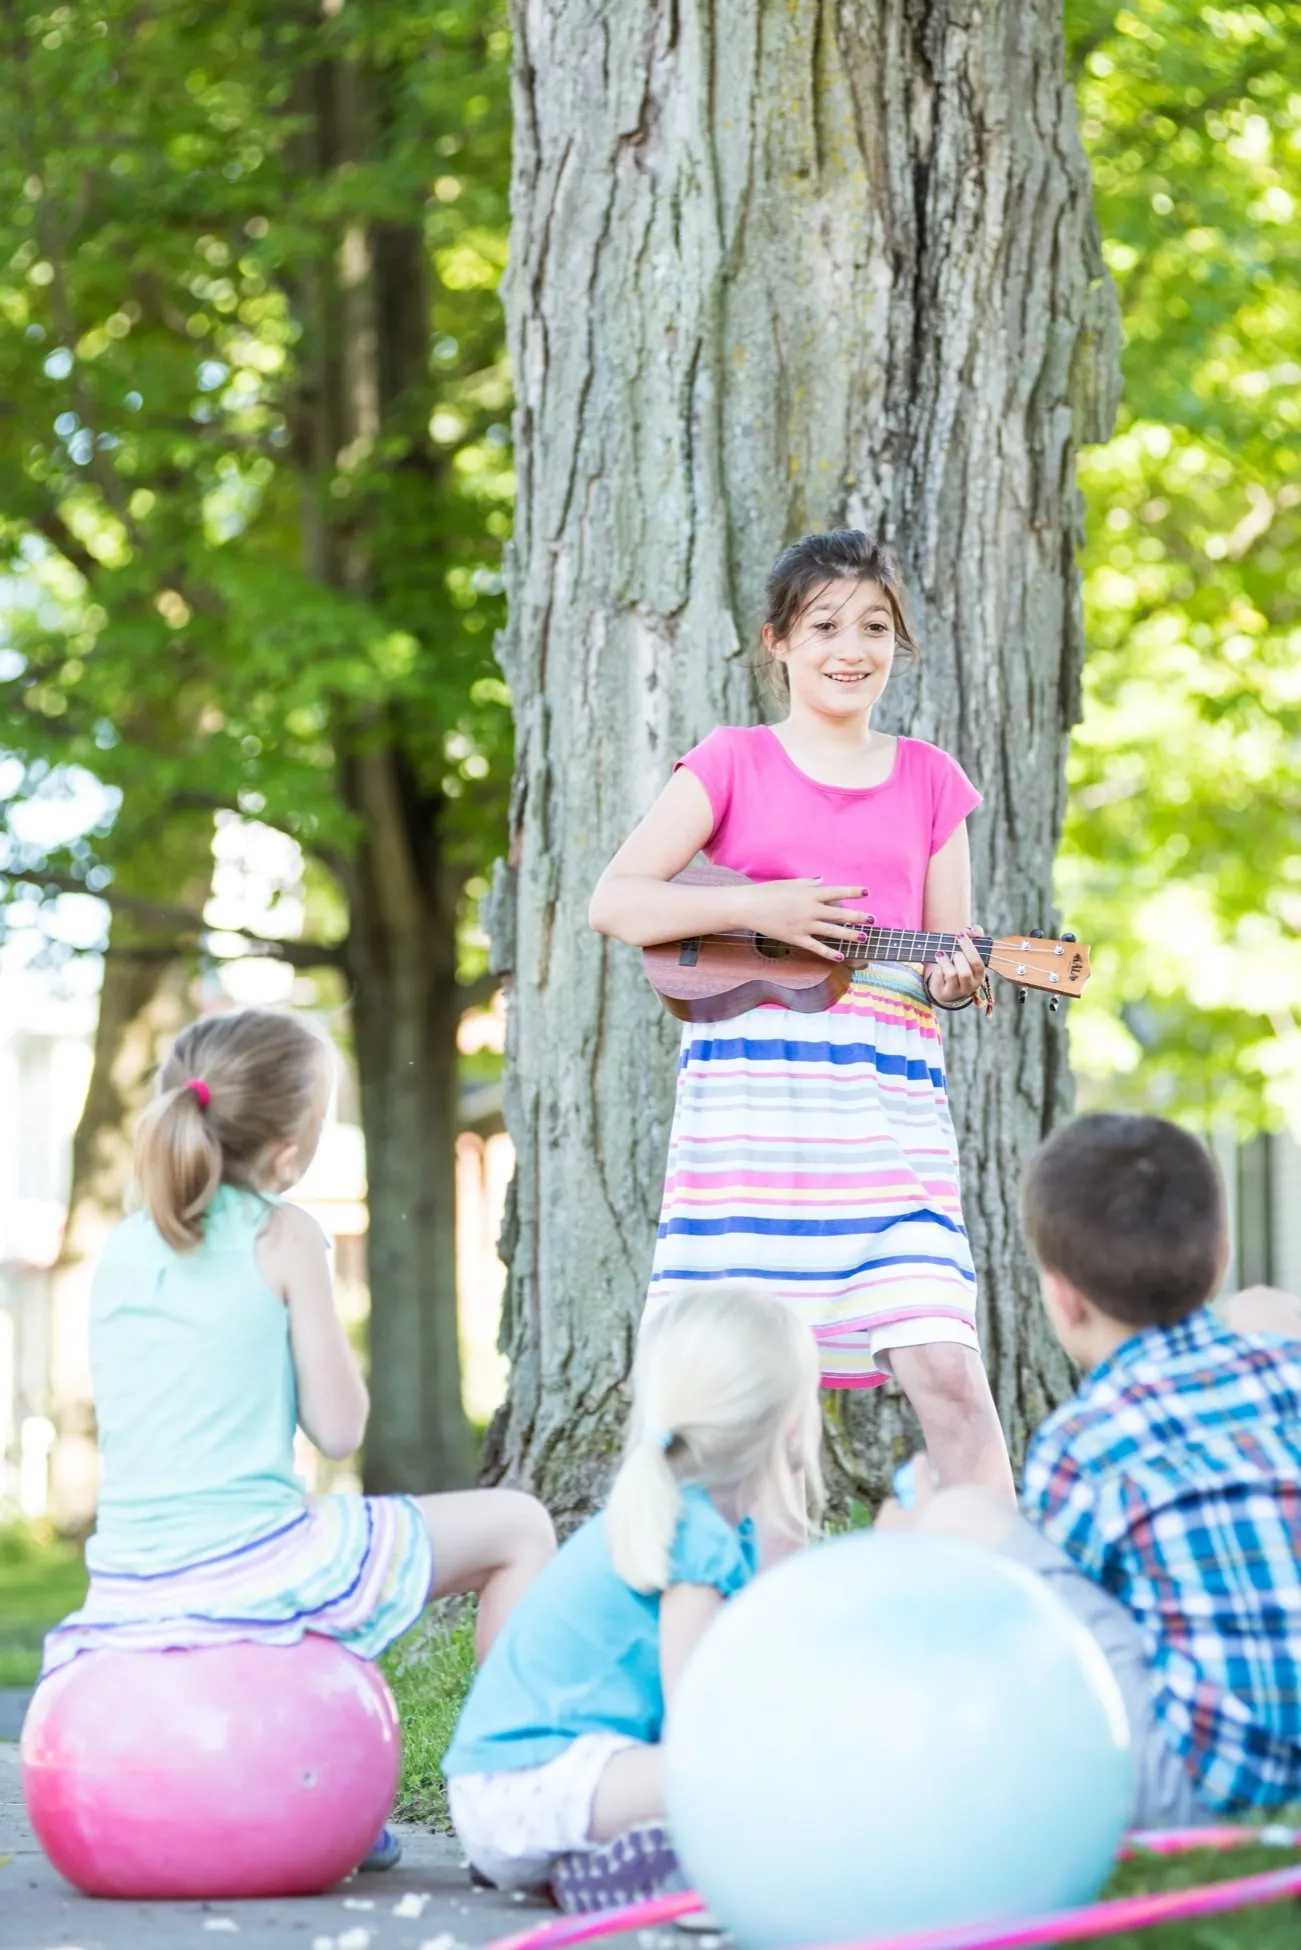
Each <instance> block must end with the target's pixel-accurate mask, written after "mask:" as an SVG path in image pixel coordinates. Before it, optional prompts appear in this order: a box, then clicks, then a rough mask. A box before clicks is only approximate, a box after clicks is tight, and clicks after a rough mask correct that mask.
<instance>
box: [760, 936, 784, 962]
mask: <svg viewBox="0 0 1301 1950" xmlns="http://www.w3.org/2000/svg"><path fill="white" fill-rule="evenodd" d="M754 945H755V947H756V949H757V950H758V952H759V953H760V954H761V955H763V956H765V957H766V958H767V960H768V961H786V960H788V959H789V956H790V952H791V945H790V942H789V941H774V940H773V938H772V936H771V935H768V934H757V935H756V936H755V937H754Z"/></svg>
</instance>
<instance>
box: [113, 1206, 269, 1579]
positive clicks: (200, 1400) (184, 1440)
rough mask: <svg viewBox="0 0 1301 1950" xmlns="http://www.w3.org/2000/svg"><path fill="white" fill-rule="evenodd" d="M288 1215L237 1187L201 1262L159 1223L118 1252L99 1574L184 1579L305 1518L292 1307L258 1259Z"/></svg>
mask: <svg viewBox="0 0 1301 1950" xmlns="http://www.w3.org/2000/svg"><path fill="white" fill-rule="evenodd" d="M274 1204H275V1201H274V1200H273V1199H270V1198H264V1197H262V1196H260V1195H259V1194H258V1193H255V1192H246V1191H241V1190H239V1189H238V1188H236V1187H235V1186H233V1185H223V1186H222V1187H221V1189H220V1191H219V1192H218V1193H217V1196H216V1198H215V1199H214V1200H213V1202H212V1204H211V1206H210V1207H209V1209H208V1214H207V1220H206V1223H205V1227H204V1236H203V1240H202V1243H201V1244H200V1245H199V1246H197V1247H196V1248H195V1250H194V1251H193V1252H188V1253H178V1252H174V1251H173V1249H172V1248H171V1247H170V1246H169V1245H168V1244H167V1243H166V1241H165V1240H164V1239H163V1238H162V1236H161V1234H160V1233H159V1232H158V1230H157V1228H156V1227H155V1225H154V1223H153V1221H152V1220H151V1219H150V1217H149V1215H148V1213H146V1212H137V1213H135V1214H134V1215H133V1216H132V1217H131V1218H129V1219H127V1220H125V1221H124V1223H123V1224H122V1225H120V1226H119V1227H118V1228H117V1230H116V1231H115V1232H114V1233H113V1234H112V1235H111V1237H110V1238H109V1241H108V1243H107V1245H106V1246H105V1248H104V1253H103V1256H102V1258H101V1259H100V1262H99V1267H98V1270H97V1272H96V1274H95V1280H94V1284H93V1286H92V1288H91V1299H90V1355H91V1371H92V1376H93V1380H94V1391H95V1413H96V1417H97V1419H98V1423H99V1449H100V1459H101V1464H102V1471H103V1474H102V1480H101V1487H100V1496H99V1517H98V1522H97V1525H96V1530H95V1534H94V1536H93V1537H92V1538H91V1539H90V1540H89V1542H88V1544H87V1546H86V1562H87V1565H88V1566H89V1568H90V1569H91V1570H92V1571H128V1572H131V1571H157V1570H165V1569H172V1568H175V1567H176V1566H178V1565H181V1564H186V1563H190V1562H192V1561H193V1560H194V1559H196V1558H201V1557H210V1556H213V1555H215V1554H216V1553H218V1552H221V1551H223V1550H229V1549H232V1548H234V1547H236V1546H237V1545H239V1544H241V1543H246V1542H247V1541H248V1540H249V1539H250V1538H252V1537H256V1536H258V1535H260V1534H261V1533H263V1532H265V1531H269V1530H272V1529H274V1528H275V1526H276V1524H277V1523H278V1522H281V1523H283V1522H288V1521H289V1520H290V1518H292V1517H293V1516H295V1515H296V1514H297V1513H298V1512H299V1511H300V1510H301V1509H302V1507H303V1499H304V1490H303V1485H302V1483H301V1482H300V1481H299V1479H298V1477H296V1476H295V1474H294V1469H293V1442H294V1430H295V1427H296V1426H297V1421H298V1402H297V1389H296V1386H295V1382H294V1364H293V1358H292V1355H291V1353H290V1346H289V1309H288V1307H287V1306H286V1305H285V1303H284V1301H283V1300H282V1299H281V1298H280V1296H279V1295H278V1294H277V1293H274V1292H273V1291H272V1290H271V1288H270V1287H269V1286H268V1285H267V1283H266V1281H265V1280H264V1279H263V1277H262V1275H261V1273H259V1271H258V1268H257V1262H256V1260H255V1258H254V1248H255V1246H256V1243H257V1236H258V1233H259V1232H260V1231H261V1230H262V1227H263V1226H264V1225H265V1224H266V1221H267V1219H268V1217H269V1216H270V1214H271V1211H272V1209H273V1207H274Z"/></svg>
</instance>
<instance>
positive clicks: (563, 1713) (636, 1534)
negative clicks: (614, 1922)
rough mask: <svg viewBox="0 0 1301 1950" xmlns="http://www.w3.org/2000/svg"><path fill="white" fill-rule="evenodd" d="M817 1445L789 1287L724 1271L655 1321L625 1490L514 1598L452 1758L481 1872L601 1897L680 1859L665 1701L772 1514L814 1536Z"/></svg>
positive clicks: (639, 1384)
mask: <svg viewBox="0 0 1301 1950" xmlns="http://www.w3.org/2000/svg"><path fill="white" fill-rule="evenodd" d="M820 1441H821V1424H820V1419H819V1411H818V1354H817V1347H816V1345H815V1343H814V1340H813V1336H812V1335H811V1334H810V1332H809V1330H808V1328H807V1327H805V1326H804V1325H803V1324H802V1323H801V1322H800V1321H799V1320H798V1319H797V1317H796V1316H795V1314H794V1313H793V1312H792V1310H791V1309H790V1308H788V1307H786V1306H784V1305H783V1304H782V1302H781V1301H779V1300H776V1299H773V1298H772V1297H771V1296H770V1295H768V1294H766V1293H764V1292H763V1290H762V1289H761V1288H758V1287H756V1286H754V1285H752V1284H751V1285H746V1284H738V1283H723V1282H720V1283H718V1284H716V1285H705V1286H702V1287H697V1288H695V1289H694V1290H692V1291H691V1292H689V1293H686V1294H683V1295H679V1296H675V1297H674V1298H673V1299H671V1300H669V1301H668V1302H666V1304H665V1305H664V1306H663V1307H662V1308H661V1309H660V1310H659V1311H658V1312H657V1313H656V1314H655V1315H654V1316H653V1317H652V1318H651V1319H650V1320H649V1321H648V1322H647V1323H646V1324H645V1326H644V1327H643V1330H642V1333H641V1336H640V1339H639V1341H638V1346H637V1354H636V1361H635V1365H634V1369H633V1410H632V1418H631V1422H630V1426H629V1431H628V1440H627V1449H626V1453H625V1455H624V1460H623V1463H622V1465H621V1467H620V1469H619V1472H618V1474H617V1475H616V1477H615V1480H614V1484H613V1487H612V1489H611V1491H610V1497H609V1501H608V1503H607V1504H606V1507H605V1509H604V1510H603V1511H601V1512H600V1513H599V1514H598V1515H597V1516H595V1517H593V1518H591V1519H590V1521H589V1522H587V1523H586V1524H584V1525H583V1526H582V1528H581V1529H580V1530H577V1531H575V1533H574V1535H573V1536H572V1537H570V1538H569V1539H568V1541H567V1542H566V1543H565V1544H564V1545H562V1547H561V1549H560V1551H559V1553H558V1555H557V1556H556V1558H555V1559H554V1561H553V1562H552V1563H551V1564H549V1565H548V1566H547V1568H546V1570H545V1571H544V1572H543V1573H542V1575H541V1576H540V1577H539V1578H538V1580H537V1582H536V1583H535V1584H534V1585H532V1586H531V1587H530V1589H529V1590H528V1591H527V1592H526V1593H525V1595H524V1597H523V1599H522V1600H521V1601H520V1604H519V1605H518V1606H517V1608H516V1609H515V1611H514V1612H512V1614H511V1616H510V1618H509V1620H508V1621H507V1624H506V1627H505V1630H504V1631H503V1632H502V1634H501V1637H500V1638H499V1639H498V1641H497V1643H496V1645H495V1646H494V1647H493V1649H492V1651H491V1653H490V1654H489V1656H488V1658H487V1659H486V1661H485V1662H484V1665H483V1667H482V1669H481V1670H480V1672H479V1675H478V1677H477V1679H476V1680H475V1683H474V1686H473V1688H472V1690H471V1693H470V1696H469V1699H468V1700H467V1702H466V1705H465V1708H464V1710H463V1712H462V1714H461V1719H460V1722H459V1724H458V1726H457V1729H456V1734H455V1737H454V1739H453V1741H452V1745H451V1747H450V1749H449V1750H448V1753H447V1754H446V1756H445V1758H444V1762H443V1771H444V1773H445V1774H446V1776H447V1778H448V1782H449V1791H450V1793H449V1798H450V1804H451V1812H452V1819H453V1822H454V1823H455V1825H456V1831H457V1834H458V1835H459V1836H460V1839H461V1843H462V1846H463V1847H464V1849H465V1852H466V1854H467V1855H468V1857H469V1859H470V1863H471V1865H472V1867H473V1869H474V1870H475V1871H477V1872H478V1874H479V1875H480V1876H482V1877H484V1878H486V1879H487V1880H488V1881H490V1882H494V1883H497V1884H498V1885H500V1886H501V1887H504V1888H511V1889H527V1888H535V1887H542V1886H545V1885H546V1884H548V1883H551V1884H552V1885H553V1888H554V1893H555V1894H556V1898H557V1900H558V1901H559V1902H561V1904H562V1906H563V1907H566V1908H593V1907H599V1906H601V1905H603V1904H605V1903H609V1902H613V1901H618V1900H625V1899H626V1900H631V1899H633V1898H635V1897H637V1896H639V1895H643V1894H647V1893H649V1890H650V1889H651V1888H652V1887H655V1886H661V1885H662V1883H663V1881H664V1878H665V1876H666V1875H669V1874H671V1873H672V1870H673V1866H674V1865H673V1863H672V1858H671V1855H670V1854H669V1853H668V1849H667V1842H666V1839H665V1837H664V1835H663V1831H662V1829H661V1828H659V1827H658V1825H657V1824H658V1823H659V1822H660V1821H661V1819H662V1816H663V1789H662V1785H661V1781H662V1773H661V1765H662V1754H661V1749H660V1745H659V1742H660V1738H661V1734H662V1731H663V1726H664V1714H665V1707H666V1703H668V1702H671V1700H672V1696H673V1691H674V1688H675V1686H676V1684H677V1681H678V1679H679V1677H680V1675H681V1673H682V1670H683V1668H684V1666H685V1665H686V1662H687V1660H688V1658H689V1657H690V1655H691V1652H692V1649H693V1648H694V1646H695V1644H696V1642H697V1640H698V1639H699V1638H700V1636H701V1634H702V1633H703V1632H704V1631H705V1630H706V1629H707V1627H708V1625H709V1623H710V1621H711V1620H712V1619H713V1618H714V1616H715V1615H716V1614H717V1612H718V1611H719V1609H720V1608H721V1606H722V1605H723V1603H724V1602H725V1601H726V1600H727V1599H728V1598H730V1597H732V1596H733V1595H734V1594H735V1593H736V1592H737V1591H739V1590H741V1589H742V1588H743V1587H744V1586H745V1585H746V1584H747V1583H748V1582H749V1580H750V1579H751V1578H752V1577H753V1576H754V1574H755V1571H756V1568H757V1550H756V1542H755V1526H754V1517H755V1514H756V1512H757V1511H759V1510H760V1508H762V1509H763V1510H764V1512H765V1514H766V1515H767V1516H769V1517H770V1518H774V1517H776V1518H779V1519H780V1520H781V1521H782V1524H783V1525H784V1527H785V1528H786V1530H787V1531H788V1533H790V1532H796V1533H798V1532H801V1531H802V1530H803V1528H804V1524H805V1513H806V1506H807V1505H808V1504H812V1506H813V1507H814V1508H815V1509H816V1507H817V1506H818V1504H819V1503H820V1501H821V1493H822V1486H821V1476H820V1472H819V1461H818V1455H819V1444H820Z"/></svg>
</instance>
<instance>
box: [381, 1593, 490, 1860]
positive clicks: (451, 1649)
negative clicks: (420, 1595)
mask: <svg viewBox="0 0 1301 1950" xmlns="http://www.w3.org/2000/svg"><path fill="white" fill-rule="evenodd" d="M383 1665H384V1672H385V1676H386V1677H387V1679H388V1682H389V1685H390V1686H391V1687H392V1688H393V1697H394V1699H395V1700H396V1701H397V1705H398V1712H399V1713H400V1715H401V1717H402V1779H401V1781H400V1782H399V1784H398V1803H397V1809H396V1812H397V1814H398V1816H399V1817H400V1818H401V1819H402V1820H403V1821H419V1822H424V1823H426V1824H427V1825H428V1826H429V1827H430V1828H436V1829H439V1830H442V1831H443V1832H447V1831H448V1830H450V1827H451V1823H450V1821H449V1820H448V1814H447V1785H446V1783H445V1781H444V1780H443V1773H442V1768H441V1766H440V1765H439V1763H440V1761H441V1759H442V1756H443V1755H444V1753H446V1751H447V1748H448V1746H449V1744H450V1742H451V1738H452V1730H453V1728H454V1727H455V1725H456V1721H457V1716H458V1715H459V1713H460V1711H461V1707H462V1705H463V1704H464V1701H465V1696H466V1694H467V1693H468V1692H469V1690H470V1681H471V1680H472V1679H473V1678H474V1668H475V1659H474V1608H473V1606H472V1605H469V1604H466V1603H465V1602H464V1601H463V1600H459V1601H458V1600H456V1599H452V1600H449V1601H448V1602H446V1603H444V1604H440V1605H435V1606H434V1608H433V1610H432V1612H431V1614H430V1616H429V1617H428V1619H427V1620H426V1621H425V1623H424V1624H423V1625H422V1626H421V1627H419V1628H418V1629H417V1630H416V1631H414V1632H411V1633H409V1634H408V1635H407V1637H406V1638H405V1639H403V1640H402V1641H401V1643H400V1644H398V1645H396V1646H394V1648H393V1650H392V1651H391V1652H390V1653H389V1654H388V1655H387V1657H386V1658H385V1659H384V1661H383Z"/></svg>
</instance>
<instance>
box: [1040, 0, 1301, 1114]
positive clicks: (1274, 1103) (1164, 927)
mask: <svg viewBox="0 0 1301 1950" xmlns="http://www.w3.org/2000/svg"><path fill="white" fill-rule="evenodd" d="M1067 18H1068V25H1069V28H1070V32H1071V36H1072V41H1073V44H1074V49H1075V53H1076V57H1077V60H1078V61H1079V63H1080V77H1079V98H1080V106H1081V115H1082V125H1083V130H1084V136H1085V141H1086V144H1087V146H1088V148H1089V152H1090V157H1091V161H1092V164H1093V171H1094V178H1095V183H1096V189H1097V204H1098V212H1099V217H1100V220H1101V225H1102V230H1103V233H1104V238H1105V240H1106V241H1105V245H1104V249H1105V251H1106V255H1107V258H1108V262H1109V264H1110V266H1111V269H1112V272H1113V275H1114V276H1115V277H1116V279H1117V282H1118V284H1119V288H1120V292H1121V297H1122V302H1123V305H1124V309H1125V321H1126V340H1127V344H1126V351H1125V360H1124V372H1125V395H1124V404H1123V407H1122V412H1121V418H1120V423H1119V427H1118V431H1117V435H1116V438H1115V439H1114V440H1113V441H1112V442H1111V443H1110V444H1109V445H1108V446H1106V447H1104V448H1102V449H1098V450H1094V451H1093V452H1090V453H1088V454H1086V455H1085V456H1084V459H1083V465H1082V469H1081V474H1082V482H1083V486H1084V490H1085V495H1086V499H1087V505H1088V542H1087V548H1086V551H1085V557H1084V569H1085V606H1086V623H1087V628H1088V634H1089V639H1090V645H1091V655H1090V661H1089V664H1088V667H1087V669H1086V674H1085V717H1084V722H1083V724H1082V725H1081V727H1080V729H1079V731H1078V733H1077V736H1076V738H1075V741H1074V745H1073V750H1072V758H1071V795H1072V796H1071V814H1070V819H1069V822H1068V828H1067V835H1066V843H1065V846H1064V849H1063V855H1062V861H1061V866H1060V872H1059V899H1060V901H1061V904H1062V906H1063V908H1064V909H1065V911H1067V912H1068V913H1069V915H1070V918H1071V921H1072V923H1073V924H1075V925H1076V926H1077V928H1078V930H1079V932H1080V933H1082V934H1088V935H1089V936H1091V937H1092V939H1093V941H1094V943H1095V944H1096V945H1095V953H1094V968H1095V970H1096V971H1097V974H1096V979H1095V981H1094V982H1093V983H1092V984H1091V986H1090V990H1089V991H1088V994H1087V998H1086V1000H1085V1002H1084V1003H1083V1004H1081V1005H1080V1006H1079V1007H1078V1009H1077V1011H1076V1020H1075V1029H1074V1046H1073V1047H1074V1052H1075V1056H1076V1060H1077V1064H1078V1065H1079V1067H1080V1068H1081V1070H1082V1072H1083V1075H1084V1082H1085V1087H1086V1090H1087V1089H1088V1088H1090V1087H1092V1088H1094V1089H1097V1088H1099V1087H1102V1088H1105V1090H1106V1093H1107V1095H1108V1097H1109V1098H1111V1099H1112V1100H1114V1099H1115V1098H1116V1097H1117V1095H1118V1094H1121V1095H1123V1094H1129V1095H1131V1096H1132V1097H1133V1098H1134V1100H1135V1101H1142V1102H1148V1103H1154V1104H1161V1105H1169V1106H1171V1107H1174V1108H1176V1109H1182V1110H1184V1111H1187V1112H1190V1113H1192V1114H1194V1115H1196V1116H1197V1117H1198V1118H1199V1119H1202V1120H1215V1119H1220V1120H1223V1121H1226V1122H1228V1121H1237V1122H1239V1123H1241V1124H1244V1125H1248V1126H1249V1125H1252V1124H1258V1123H1259V1122H1261V1121H1270V1120H1272V1119H1275V1118H1277V1117H1279V1116H1280V1115H1285V1114H1290V1115H1292V1116H1294V1117H1297V1118H1301V1035H1299V1034H1298V1029H1297V1025H1296V1016H1297V1014H1298V1012H1301V940H1299V936H1301V900H1298V891H1299V890H1301V786H1299V783H1298V782H1299V781H1301V546H1299V545H1301V8H1298V7H1297V6H1296V5H1292V4H1288V5H1283V4H1274V5H1261V6H1244V7H1200V8H1199V7H1196V6H1186V5H1184V4H1182V0H1133V4H1131V5H1130V6H1128V7H1126V8H1122V9H1119V10H1117V9H1116V8H1115V7H1114V6H1112V5H1096V4H1088V0H1070V4H1068V7H1067Z"/></svg>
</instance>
